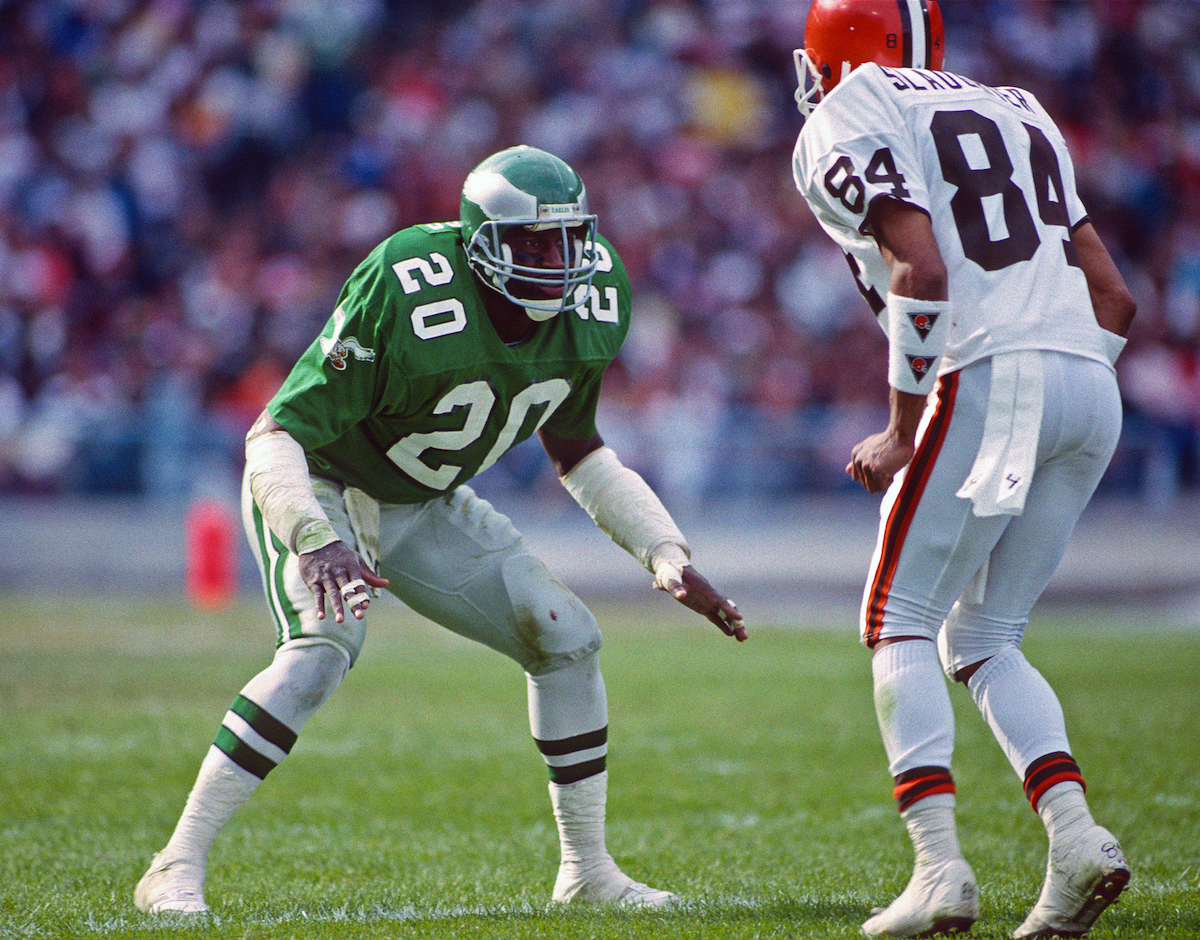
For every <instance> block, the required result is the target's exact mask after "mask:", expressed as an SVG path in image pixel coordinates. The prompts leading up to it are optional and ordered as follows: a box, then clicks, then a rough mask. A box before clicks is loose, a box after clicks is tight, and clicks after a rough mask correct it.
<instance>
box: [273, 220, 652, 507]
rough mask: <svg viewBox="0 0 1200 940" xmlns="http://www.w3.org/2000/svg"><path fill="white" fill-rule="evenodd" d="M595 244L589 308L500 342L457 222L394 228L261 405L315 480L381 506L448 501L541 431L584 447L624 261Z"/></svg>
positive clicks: (613, 350)
mask: <svg viewBox="0 0 1200 940" xmlns="http://www.w3.org/2000/svg"><path fill="white" fill-rule="evenodd" d="M596 247H597V250H598V251H599V253H600V262H599V265H598V266H597V269H596V276H595V278H594V280H593V281H592V285H591V287H590V288H588V289H589V290H590V292H591V297H590V301H589V302H588V303H585V304H583V305H582V306H580V307H579V308H578V309H577V310H575V311H574V312H564V313H560V314H559V315H558V316H556V317H554V318H553V319H550V320H547V321H545V322H543V323H541V324H539V325H538V326H537V328H536V329H535V330H534V332H533V335H532V336H531V337H530V338H529V339H527V340H525V341H524V342H522V343H520V344H518V345H515V346H506V345H505V344H504V343H503V341H502V340H501V339H500V337H499V336H498V335H497V334H496V331H495V329H494V328H493V327H492V323H491V321H490V320H489V319H488V316H487V313H486V311H485V309H484V305H483V296H482V292H483V291H487V290H490V289H491V288H489V287H485V286H484V285H482V284H481V283H480V282H479V280H478V279H477V278H476V276H475V275H474V274H473V273H472V271H471V268H470V266H469V264H468V263H467V257H466V253H465V252H464V251H463V246H462V240H461V238H460V235H459V225H458V223H439V224H433V225H417V226H414V227H412V228H408V229H404V230H403V231H401V232H397V233H396V234H395V235H392V236H391V237H390V238H388V239H387V240H386V241H384V242H383V243H382V244H380V245H379V246H378V247H377V248H376V249H375V250H374V251H372V252H371V254H370V255H368V256H367V258H366V259H365V260H364V261H363V262H362V263H361V264H360V265H359V266H358V268H357V269H355V271H354V273H353V274H352V275H351V276H350V279H349V280H348V281H347V282H346V285H345V287H343V288H342V293H341V296H340V297H339V299H338V307H337V310H336V311H335V312H334V314H333V316H332V317H331V318H330V320H329V322H328V323H327V324H326V325H325V329H324V330H323V331H322V332H321V335H320V336H319V337H317V339H316V340H315V341H314V342H313V344H312V345H311V346H310V347H309V348H308V349H307V350H306V351H305V352H304V354H303V355H302V356H301V357H300V359H299V361H298V362H297V363H296V365H295V367H294V368H293V369H292V371H291V374H290V375H289V376H288V378H287V380H286V381H285V382H284V384H283V387H282V388H281V389H280V390H279V393H278V394H277V395H276V396H275V397H274V398H273V399H272V400H271V402H270V403H269V405H268V406H267V407H268V410H269V411H270V413H271V415H272V416H273V417H274V418H275V420H276V421H278V422H279V424H280V425H282V426H283V428H284V429H285V430H286V431H288V433H290V434H291V435H292V436H293V437H294V438H295V439H296V440H297V441H299V442H300V444H301V446H303V448H304V450H305V452H306V453H307V455H308V462H309V467H310V469H311V470H312V472H314V473H315V474H317V475H319V476H324V477H328V478H330V479H333V480H336V481H339V482H341V483H344V484H346V485H348V486H354V487H357V488H359V489H361V490H363V491H365V492H366V493H367V494H369V495H370V496H373V497H374V498H376V499H378V500H380V501H381V502H386V503H417V502H424V501H426V500H428V499H431V498H433V497H435V496H437V495H439V494H442V493H447V492H449V491H450V490H453V489H454V488H455V487H456V486H459V485H460V484H462V483H465V482H467V481H468V480H470V479H471V478H472V477H474V476H476V475H477V474H479V473H481V472H482V471H484V470H486V469H487V468H488V467H490V466H491V465H492V464H493V463H495V462H496V460H497V459H499V458H500V456H501V455H502V454H504V453H505V452H506V451H508V450H509V449H510V448H512V447H513V446H514V445H516V444H518V443H520V442H521V441H523V440H525V439H526V438H528V437H529V436H530V435H532V434H533V433H534V432H535V431H537V430H538V429H539V428H542V427H544V428H545V429H546V430H547V431H550V432H551V433H553V434H555V435H557V436H558V437H564V438H569V439H572V440H586V439H587V438H590V437H592V436H593V435H594V434H595V433H596V406H597V403H598V400H599V395H600V385H601V381H602V379H603V377H604V372H605V369H606V368H607V366H608V364H609V363H610V362H611V361H612V359H613V358H614V357H615V356H616V354H617V352H618V350H619V349H620V348H621V344H622V342H624V339H625V334H626V332H627V331H628V329H629V311H630V289H629V278H628V276H627V275H626V273H625V268H624V266H623V265H622V263H621V261H620V259H619V258H618V257H617V254H616V252H615V251H613V249H612V246H611V245H610V244H609V243H608V242H607V241H605V240H603V239H601V238H597V240H596ZM580 289H581V290H582V289H584V288H580Z"/></svg>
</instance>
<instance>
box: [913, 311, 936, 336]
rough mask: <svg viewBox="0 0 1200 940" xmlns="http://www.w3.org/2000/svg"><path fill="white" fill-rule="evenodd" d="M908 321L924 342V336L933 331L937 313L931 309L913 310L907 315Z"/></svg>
mask: <svg viewBox="0 0 1200 940" xmlns="http://www.w3.org/2000/svg"><path fill="white" fill-rule="evenodd" d="M908 319H909V322H911V323H912V325H913V329H914V330H916V331H917V335H918V336H919V337H921V342H922V343H923V342H925V337H926V336H928V335H929V334H930V333H932V332H933V326H934V324H935V323H937V320H938V314H936V313H934V312H933V311H914V312H912V313H910V314H909V315H908Z"/></svg>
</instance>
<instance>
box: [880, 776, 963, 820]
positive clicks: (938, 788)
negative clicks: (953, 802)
mask: <svg viewBox="0 0 1200 940" xmlns="http://www.w3.org/2000/svg"><path fill="white" fill-rule="evenodd" d="M954 792H956V791H955V787H954V778H953V777H951V776H950V771H948V770H946V769H945V768H942V767H919V768H917V769H916V770H909V771H905V772H904V773H902V774H900V775H898V776H897V777H896V785H895V787H893V788H892V796H894V797H895V798H896V808H897V809H898V810H899V811H900V812H902V813H903V812H904V811H905V810H906V809H908V808H909V807H910V806H912V805H913V804H914V803H916V802H918V801H920V800H923V799H925V797H927V796H933V795H934V794H936V793H954Z"/></svg>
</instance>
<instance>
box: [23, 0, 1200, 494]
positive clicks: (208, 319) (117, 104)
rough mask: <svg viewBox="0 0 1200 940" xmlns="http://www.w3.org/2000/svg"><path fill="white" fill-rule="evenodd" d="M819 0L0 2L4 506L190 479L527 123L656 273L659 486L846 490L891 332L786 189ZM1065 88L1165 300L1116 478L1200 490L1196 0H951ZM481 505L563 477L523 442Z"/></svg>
mask: <svg viewBox="0 0 1200 940" xmlns="http://www.w3.org/2000/svg"><path fill="white" fill-rule="evenodd" d="M807 6H808V4H807V3H806V2H804V0H708V2H702V0H476V2H471V0H392V2H388V0H242V2H231V0H27V2H20V0H16V2H14V0H0V494H9V495H13V494H26V495H35V496H38V495H59V494H72V495H79V494H87V495H92V494H96V495H101V494H103V495H116V494H121V495H130V496H139V497H149V498H152V499H164V500H180V499H188V498H190V497H193V496H195V495H197V494H198V493H202V492H211V491H214V490H215V491H217V492H220V493H228V492H230V491H233V490H234V489H235V488H236V485H237V480H238V477H239V476H240V473H241V466H242V440H243V436H244V434H245V432H246V430H247V429H248V428H249V426H250V424H251V422H252V421H253V419H254V418H255V417H256V416H257V414H258V413H259V411H260V410H261V409H262V407H263V406H264V404H265V403H266V401H267V400H268V399H269V398H270V396H271V395H272V394H273V393H274V391H275V390H276V388H278V386H279V384H280V382H281V381H282V379H283V377H284V376H285V375H286V373H287V371H288V369H289V368H290V366H291V364H292V362H293V361H294V360H295V359H296V357H297V356H298V355H299V354H300V352H301V351H302V350H303V349H304V348H305V347H306V346H307V345H308V344H309V342H311V340H312V339H313V337H314V335H315V334H316V332H317V331H318V330H319V329H320V328H321V326H322V324H323V323H324V321H325V320H326V318H327V317H328V316H329V314H330V312H331V311H332V308H333V303H334V300H335V298H336V296H337V294H338V291H339V289H340V288H341V285H342V283H343V281H344V280H345V278H346V277H347V276H348V275H349V273H350V271H351V270H352V269H353V267H354V266H355V265H356V264H357V263H358V261H360V260H361V259H362V257H363V256H365V255H366V253H367V252H368V251H369V250H370V249H371V248H372V247H373V246H374V245H375V244H376V243H378V242H379V241H380V240H382V239H383V238H384V237H386V236H387V235H388V234H390V233H391V232H393V231H395V230H397V229H399V228H402V227H404V226H407V225H411V224H414V223H418V222H427V221H444V220H449V219H455V218H457V217H458V203H459V195H460V192H461V187H462V183H463V179H464V178H465V176H466V174H467V172H468V171H469V170H470V169H471V167H472V166H474V165H475V164H476V163H477V162H478V161H479V160H481V159H482V158H483V157H485V156H487V155H488V154H490V153H492V152H494V151H496V150H498V149H501V148H503V147H507V146H510V145H512V144H516V143H529V144H533V145H536V146H539V147H543V148H545V149H547V150H550V151H552V152H554V153H556V154H558V155H560V156H562V157H563V158H564V159H566V160H567V161H568V162H570V163H571V164H572V165H573V166H574V167H575V168H576V169H577V170H578V171H579V172H580V173H581V174H582V175H583V177H584V179H585V181H586V183H587V186H588V192H589V197H590V200H591V205H592V209H593V211H595V212H597V213H598V214H599V216H600V222H601V231H603V232H604V233H605V234H606V235H607V236H608V237H609V238H610V239H611V240H612V241H613V242H614V243H615V244H616V246H617V248H618V250H619V251H620V252H621V253H622V256H623V257H624V259H625V262H626V264H627V266H628V268H629V271H630V275H631V277H632V280H633V286H634V296H635V317H634V325H633V328H632V330H631V333H630V337H629V340H628V343H627V345H626V347H625V349H624V350H623V352H622V354H621V357H620V359H619V360H618V362H617V363H616V364H615V365H614V367H613V370H612V374H611V376H610V378H609V381H608V386H607V392H606V398H605V402H604V413H603V414H602V415H601V424H600V429H601V433H602V434H603V435H604V436H605V438H606V440H607V441H608V442H609V443H611V444H612V445H613V446H614V447H615V448H616V449H617V451H618V453H620V454H621V455H622V458H623V459H624V460H625V462H626V463H627V464H629V465H631V466H634V467H636V468H637V469H639V470H640V471H642V472H643V473H644V474H645V475H646V476H647V477H648V478H649V479H650V480H651V481H652V482H653V483H654V484H655V485H656V486H658V487H659V488H660V490H661V492H663V494H664V496H665V497H666V498H667V499H668V504H669V505H671V504H677V503H678V502H680V501H683V500H693V501H699V502H703V501H705V500H716V499H727V498H738V497H777V496H795V495H804V494H808V493H832V492H836V491H839V490H842V489H846V488H849V487H851V485H852V484H850V482H849V480H848V479H847V478H846V477H845V475H844V473H843V467H844V466H845V463H846V459H847V456H848V454H849V451H850V448H851V446H852V445H853V444H854V443H855V442H857V441H858V440H859V439H860V438H862V437H863V436H865V435H866V434H868V433H871V432H873V431H875V430H878V429H880V428H881V427H882V426H883V423H884V421H885V416H886V397H885V396H886V379H885V366H886V357H885V354H884V350H885V347H884V338H883V335H882V333H881V332H880V330H879V329H878V327H877V326H876V324H875V322H874V319H873V318H872V317H871V316H870V315H869V312H868V309H867V307H866V305H865V303H864V302H863V301H862V299H861V298H860V297H859V295H858V293H857V291H856V289H855V287H854V282H853V280H852V278H851V277H850V273H849V271H848V269H847V267H846V264H845V261H844V260H843V258H842V257H841V255H840V254H839V253H838V251H837V250H836V249H835V248H834V246H833V243H832V242H831V241H830V240H829V239H828V238H827V237H826V236H825V235H824V234H823V233H822V232H821V231H820V229H819V228H818V227H817V225H816V223H815V221H814V220H813V218H812V215H811V213H810V212H809V210H808V209H807V207H806V206H805V205H804V202H803V200H802V199H801V198H800V196H799V195H798V193H797V192H796V191H795V188H794V186H793V183H792V179H791V165H790V153H791V148H792V145H793V143H794V140H795V137H796V134H797V132H798V130H799V115H798V114H797V112H796V109H795V105H794V102H793V100H792V93H793V91H794V90H795V87H796V78H795V72H794V69H793V65H792V56H791V52H792V49H793V48H794V47H796V46H797V45H800V44H801V38H802V35H803V24H804V17H805V15H806V12H807ZM942 8H943V11H944V13H945V16H946V26H947V46H948V53H947V58H946V67H947V68H948V69H951V70H954V71H958V72H962V73H964V74H966V75H969V76H971V77H973V78H975V79H978V80H981V81H983V82H986V83H989V84H1014V85H1019V86H1021V87H1024V88H1027V89H1029V90H1031V91H1033V92H1034V93H1035V94H1037V95H1038V96H1039V98H1040V99H1041V100H1042V102H1043V103H1044V104H1045V105H1046V106H1047V108H1048V109H1049V110H1050V112H1051V113H1052V114H1053V115H1054V116H1055V118H1056V119H1057V120H1058V121H1059V122H1060V126H1061V127H1062V128H1063V130H1064V133H1065V134H1066V135H1067V137H1068V141H1069V143H1070V145H1071V147H1072V149H1073V152H1074V154H1075V158H1076V161H1077V162H1076V169H1077V175H1078V181H1079V187H1080V193H1081V195H1082V197H1083V199H1084V202H1085V204H1086V205H1087V206H1088V208H1089V210H1090V212H1091V215H1092V218H1093V220H1094V221H1095V222H1096V224H1097V227H1098V229H1099V230H1100V232H1101V234H1102V236H1103V237H1104V239H1105V241H1106V243H1107V244H1108V246H1109V248H1110V250H1111V251H1112V253H1113V255H1114V257H1115V258H1116V259H1117V261H1118V264H1119V266H1120V268H1121V270H1122V271H1123V273H1124V274H1125V276H1126V278H1127V279H1128V281H1129V283H1130V285H1131V287H1132V288H1133V291H1134V293H1135V295H1136V297H1137V300H1138V303H1139V314H1138V317H1137V320H1136V322H1135V325H1134V331H1133V334H1132V338H1131V340H1130V343H1129V346H1128V347H1127V350H1126V352H1125V353H1124V355H1123V357H1122V358H1121V360H1120V362H1119V363H1118V371H1119V373H1120V376H1121V379H1122V383H1123V391H1124V395H1125V402H1126V421H1125V429H1124V434H1123V438H1122V443H1121V446H1120V449H1119V451H1118V454H1117V456H1116V458H1115V459H1114V461H1113V464H1112V466H1111V468H1110V470H1109V473H1108V475H1107V476H1106V478H1105V480H1104V482H1103V484H1102V493H1111V494H1123V495H1126V496H1133V497H1136V498H1138V499H1142V500H1145V502H1146V503H1147V504H1148V505H1150V506H1153V507H1156V508H1159V509H1162V510H1164V511H1170V509H1171V507H1172V506H1174V505H1177V504H1178V500H1179V499H1180V498H1181V497H1183V496H1186V495H1188V494H1189V493H1191V494H1195V493H1196V492H1197V491H1200V363H1198V351H1200V3H1196V2H1194V0H1094V2H1075V0H1057V2H1054V0H943V2H942ZM479 489H481V491H483V492H484V493H485V495H492V494H494V493H496V492H500V491H521V492H524V493H530V494H535V495H542V496H546V497H547V498H553V497H552V496H551V495H550V494H552V493H555V492H559V491H560V489H559V487H558V486H557V483H556V482H555V481H554V478H553V473H552V471H551V470H550V468H549V465H548V462H547V461H546V460H545V458H544V456H543V455H541V454H540V451H538V449H537V448H536V445H532V444H528V443H527V444H526V445H523V446H522V447H521V448H518V449H517V450H516V451H514V452H513V453H512V454H510V455H509V457H508V458H506V459H505V460H504V461H502V462H501V463H500V464H499V465H497V466H496V467H494V468H493V469H492V470H489V471H488V473H487V474H486V475H485V478H484V479H482V480H481V481H480V486H479Z"/></svg>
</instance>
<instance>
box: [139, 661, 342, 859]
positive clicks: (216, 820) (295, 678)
mask: <svg viewBox="0 0 1200 940" xmlns="http://www.w3.org/2000/svg"><path fill="white" fill-rule="evenodd" d="M347 664H348V660H347V659H346V656H345V654H344V653H343V652H342V651H341V650H340V649H339V648H337V647H334V646H330V645H328V644H316V645H312V646H302V647H289V648H286V649H282V650H280V651H279V652H278V653H277V654H276V656H275V658H274V659H273V660H272V661H271V665H269V666H268V667H267V668H266V669H264V670H263V671H262V672H260V673H259V674H258V675H257V676H255V677H254V678H253V679H251V680H250V681H249V682H248V683H247V684H246V686H245V688H244V689H242V692H241V695H242V696H244V697H245V698H246V699H249V700H250V701H251V702H253V703H254V704H255V705H257V706H258V707H259V708H261V709H262V710H263V711H265V712H266V713H267V714H269V715H270V716H271V717H272V718H274V719H275V720H276V721H278V722H280V723H282V724H284V725H286V726H287V727H288V728H289V729H290V730H291V731H292V732H294V733H296V734H298V733H299V732H300V729H301V728H303V727H304V724H305V722H307V721H308V719H309V718H311V717H312V716H313V714H314V713H315V712H316V710H317V709H318V708H319V707H320V706H321V704H322V703H324V702H325V700H326V699H327V698H328V697H329V696H330V695H331V694H332V693H333V691H334V690H335V689H336V688H337V687H338V685H339V684H340V683H341V681H342V679H343V678H344V677H345V674H346V670H347ZM222 724H223V725H224V726H225V727H226V728H230V729H231V730H234V731H235V733H237V734H238V735H239V736H240V737H246V738H249V739H251V741H253V744H252V745H251V746H252V747H256V748H260V749H261V750H262V751H263V752H265V754H266V756H268V757H269V758H270V766H271V767H274V766H276V765H277V764H278V763H279V762H280V761H281V760H282V759H283V758H284V757H285V756H286V752H284V751H282V750H280V749H278V748H277V747H275V746H274V745H272V744H270V743H269V742H267V741H265V740H263V739H261V738H260V737H259V736H258V735H257V734H256V733H255V732H254V731H253V729H252V728H249V726H248V725H247V724H246V722H245V721H244V719H242V718H241V717H240V716H238V715H237V714H235V713H234V712H233V711H232V710H231V711H229V712H227V713H226V715H225V718H224V720H223V722H222ZM260 783H262V778H261V777H259V776H257V775H255V774H253V773H251V772H250V771H248V770H246V769H244V768H243V767H241V766H239V765H238V764H237V763H235V762H234V761H233V760H232V759H231V758H230V757H228V756H227V755H226V754H225V753H224V752H223V751H222V750H221V749H220V748H218V747H216V746H215V745H213V746H210V747H209V749H208V753H207V754H206V755H205V756H204V761H203V762H202V763H201V765H200V772H199V773H198V774H197V776H196V782H195V784H194V785H193V786H192V790H191V792H190V793H189V794H188V798H187V802H186V803H185V804H184V808H183V813H182V814H181V815H180V817H179V822H178V823H177V824H176V826H175V831H174V833H173V834H172V835H171V838H170V840H169V841H168V842H167V845H166V848H164V849H163V852H162V855H163V858H166V859H186V860H188V861H190V862H194V863H195V864H196V865H198V866H199V867H200V869H201V873H203V869H204V866H205V865H206V864H207V863H208V855H209V852H210V851H211V850H212V846H213V843H214V842H215V841H216V838H217V836H218V835H219V834H220V832H221V830H222V829H223V828H224V827H225V825H226V824H227V823H228V822H229V820H230V819H231V818H232V817H233V814H234V813H235V812H237V810H238V809H239V808H240V807H241V806H242V805H243V804H245V802H246V801H247V800H249V799H250V796H251V794H253V793H254V791H255V790H256V789H257V788H258V785H259V784H260Z"/></svg>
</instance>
